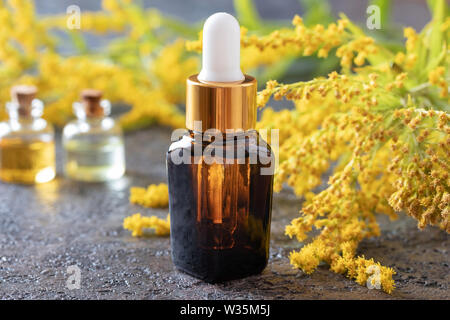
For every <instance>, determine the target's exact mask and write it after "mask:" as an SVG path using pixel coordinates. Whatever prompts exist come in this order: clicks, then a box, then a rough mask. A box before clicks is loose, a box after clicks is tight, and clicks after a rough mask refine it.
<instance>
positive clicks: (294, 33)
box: [186, 15, 378, 69]
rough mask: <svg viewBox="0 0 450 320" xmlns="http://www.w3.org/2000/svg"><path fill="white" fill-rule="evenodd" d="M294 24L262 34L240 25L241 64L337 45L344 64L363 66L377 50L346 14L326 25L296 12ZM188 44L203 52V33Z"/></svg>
mask: <svg viewBox="0 0 450 320" xmlns="http://www.w3.org/2000/svg"><path fill="white" fill-rule="evenodd" d="M292 24H293V26H294V28H293V29H288V28H284V29H280V30H275V31H273V32H271V33H270V34H268V35H266V36H260V37H258V36H257V35H254V34H253V35H248V30H247V29H246V28H245V27H241V48H242V53H241V64H242V67H243V68H244V69H251V68H255V67H258V66H260V65H270V64H274V63H277V62H279V61H280V60H282V59H285V58H286V57H292V56H294V57H299V56H311V55H313V54H317V56H318V57H319V58H326V57H328V55H329V53H330V51H331V50H332V49H337V53H336V55H337V56H338V57H339V58H341V65H342V66H343V67H346V68H348V67H350V66H351V65H352V63H355V64H356V65H358V66H361V65H363V64H364V63H365V61H366V58H367V57H369V56H371V55H374V54H377V53H378V48H377V45H376V44H375V43H374V40H373V39H372V38H370V37H367V36H359V35H355V34H354V33H352V32H351V31H350V30H349V29H348V28H347V25H348V24H349V20H348V19H347V18H343V19H340V20H338V21H337V23H331V24H329V25H328V26H327V27H325V26H323V25H321V24H317V25H315V26H313V27H306V26H305V24H304V23H303V19H302V18H301V17H299V16H298V15H296V16H295V17H294V19H293V20H292ZM186 47H187V49H188V50H191V51H198V52H201V50H202V40H201V34H200V39H199V40H197V41H190V42H187V43H186ZM356 52H357V54H356V55H355V53H356Z"/></svg>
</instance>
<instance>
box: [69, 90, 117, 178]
mask: <svg viewBox="0 0 450 320" xmlns="http://www.w3.org/2000/svg"><path fill="white" fill-rule="evenodd" d="M73 110H74V113H75V115H76V117H77V119H76V120H74V121H72V122H70V123H68V124H67V125H66V126H65V127H64V130H63V138H62V143H63V149H64V171H65V174H66V176H67V177H69V178H71V179H73V180H77V181H85V182H105V181H110V180H115V179H119V178H121V177H122V176H123V174H124V173H125V151H124V140H123V133H122V129H121V127H120V126H119V125H118V124H117V123H116V122H115V121H114V119H113V118H111V117H109V115H110V111H111V105H110V103H109V101H108V100H102V92H101V91H99V90H94V89H85V90H83V91H82V92H81V102H75V103H74V104H73Z"/></svg>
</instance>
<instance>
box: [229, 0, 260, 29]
mask: <svg viewBox="0 0 450 320" xmlns="http://www.w3.org/2000/svg"><path fill="white" fill-rule="evenodd" d="M233 3H234V8H235V10H236V14H237V18H238V20H239V22H240V23H241V25H242V26H244V27H246V28H248V29H249V30H258V29H260V28H261V27H262V26H263V23H262V21H261V17H260V16H259V13H258V10H256V6H255V4H254V3H253V0H234V1H233Z"/></svg>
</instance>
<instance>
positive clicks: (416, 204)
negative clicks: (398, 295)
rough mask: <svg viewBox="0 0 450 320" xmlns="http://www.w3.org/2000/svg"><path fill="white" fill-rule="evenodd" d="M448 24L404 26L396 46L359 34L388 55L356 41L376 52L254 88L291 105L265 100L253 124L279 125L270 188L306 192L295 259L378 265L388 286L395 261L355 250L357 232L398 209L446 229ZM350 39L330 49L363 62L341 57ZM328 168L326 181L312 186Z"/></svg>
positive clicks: (304, 264)
mask: <svg viewBox="0 0 450 320" xmlns="http://www.w3.org/2000/svg"><path fill="white" fill-rule="evenodd" d="M443 3H444V2H443V1H437V2H436V6H438V7H439V6H441V5H443ZM446 24H447V22H446V23H444V22H443V19H440V20H439V19H437V18H436V19H434V20H433V22H432V23H431V24H430V25H429V26H427V27H426V28H425V30H424V31H423V32H421V33H420V34H417V33H416V32H415V31H414V30H412V29H410V28H407V29H406V30H405V36H406V38H407V41H406V48H405V51H404V52H399V53H391V52H388V50H387V49H385V48H382V50H380V48H379V47H376V44H375V43H374V42H373V41H368V40H367V39H366V40H361V41H362V42H366V44H367V45H369V47H370V46H371V45H372V44H373V45H374V46H375V47H373V48H378V49H377V50H380V52H379V53H381V54H382V56H383V57H391V59H386V58H385V59H379V58H380V56H377V53H375V51H373V52H372V49H370V50H369V52H368V51H367V50H364V51H363V54H362V57H361V56H360V55H359V53H358V46H356V45H355V46H353V47H352V49H351V52H352V54H355V55H356V57H358V56H360V57H361V59H363V58H365V57H366V56H367V55H366V54H367V53H369V55H370V54H372V55H373V57H372V58H371V59H370V58H369V56H367V57H368V60H367V61H369V62H370V64H367V65H364V66H361V67H356V68H355V69H354V72H353V73H349V72H348V70H346V69H344V70H343V72H344V73H345V74H342V75H339V74H338V73H335V72H333V73H331V74H330V75H329V76H328V78H317V79H313V80H311V81H307V82H297V83H292V84H287V85H284V84H279V83H278V82H277V81H269V82H268V83H267V85H266V88H265V89H264V90H262V91H261V92H260V93H259V95H258V104H259V106H260V107H261V106H264V105H265V104H266V103H267V102H268V101H269V99H270V97H272V96H273V97H274V98H275V99H282V98H286V99H290V100H293V101H294V102H295V108H294V109H293V110H291V111H286V110H283V111H280V112H274V111H273V110H271V109H267V110H265V111H264V113H263V116H262V119H261V122H260V123H259V124H258V126H259V127H264V128H279V129H280V141H281V145H280V154H281V155H280V165H279V168H278V171H277V175H276V179H275V190H280V189H281V187H282V186H283V184H287V185H289V186H290V187H292V188H293V190H294V192H295V193H296V194H297V195H298V196H303V197H304V198H305V202H304V204H303V206H302V210H301V212H300V217H298V218H296V219H294V220H293V221H292V223H291V224H290V225H289V226H287V227H286V234H287V235H288V236H290V237H295V238H296V239H298V241H300V242H303V241H305V240H306V239H307V238H309V232H310V231H312V230H313V229H318V230H320V234H319V235H317V236H316V237H314V238H313V239H312V242H310V243H309V244H307V245H305V246H303V247H302V248H301V249H300V250H299V251H293V252H292V253H291V254H290V260H291V263H292V264H293V265H294V266H295V267H298V268H300V269H302V270H303V271H304V272H306V273H311V272H313V271H314V270H315V269H316V268H317V266H318V265H319V263H320V262H321V261H323V262H326V263H328V264H329V265H330V269H331V270H333V271H335V272H338V273H342V274H346V275H347V276H348V277H349V278H352V279H355V281H357V282H358V283H360V284H363V285H364V284H366V282H367V281H368V280H369V281H373V278H370V272H369V271H370V270H371V269H373V267H371V266H374V267H375V268H378V270H379V281H380V284H381V287H382V288H383V290H384V291H386V292H388V293H390V292H392V290H393V289H394V288H395V285H394V281H393V279H392V276H393V275H394V274H395V271H394V270H393V269H392V268H389V267H384V266H382V265H381V264H380V263H378V262H375V261H373V259H366V258H365V257H364V256H359V257H357V256H356V255H355V252H356V249H357V246H358V244H359V242H361V241H362V240H363V239H365V238H368V237H373V236H378V235H379V234H380V228H379V226H378V224H377V221H376V213H381V214H387V215H388V216H389V217H390V218H391V219H395V218H397V212H400V211H404V212H406V213H407V214H408V215H410V216H411V217H413V218H415V219H416V220H417V221H418V226H419V227H420V228H423V227H425V226H426V225H435V226H439V227H441V228H442V229H443V230H446V231H447V232H450V228H449V212H450V179H449V172H450V171H449V160H448V159H449V156H450V127H449V111H450V107H449V100H448V98H447V97H448V90H449V89H448V84H447V83H448V78H449V72H450V70H449V68H448V66H449V62H450V61H449V55H448V53H447V54H444V55H443V54H442V52H446V50H447V48H448V43H450V37H449V36H450V35H449V33H448V32H447V29H445V30H444V25H446ZM350 28H351V29H352V32H354V33H355V34H356V35H360V30H357V29H355V27H354V26H352V25H350ZM445 28H447V27H445ZM442 31H445V32H442ZM430 35H435V36H434V38H435V39H438V40H439V42H437V43H434V45H433V46H429V45H428V46H422V47H420V43H422V44H426V43H430V39H429V37H430ZM436 35H438V36H436ZM360 39H364V37H362V38H360ZM352 41H356V40H352ZM347 45H348V44H344V45H341V46H340V48H339V49H338V50H337V51H336V54H338V55H340V56H341V59H345V60H344V63H343V65H345V64H347V63H352V64H354V65H356V66H358V65H360V63H359V62H358V61H355V59H353V62H351V61H350V59H349V58H345V56H346V53H345V52H346V50H347V49H346V48H347V47H346V46H347ZM418 47H420V49H418ZM341 48H344V49H341ZM436 48H437V49H436ZM441 48H445V49H442V50H441ZM443 50H444V51H443ZM432 54H434V56H433V55H432ZM424 56H425V57H427V59H424ZM341 61H342V60H341ZM424 70H427V72H428V75H426V76H424V75H423V72H424ZM330 169H332V174H331V177H330V178H329V181H328V187H327V188H325V189H324V190H322V191H320V192H316V193H315V192H314V191H315V188H316V187H318V186H319V185H320V184H321V181H322V178H323V176H324V174H326V173H327V172H329V170H330ZM372 271H373V270H372Z"/></svg>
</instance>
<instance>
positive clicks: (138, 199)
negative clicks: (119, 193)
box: [130, 183, 169, 208]
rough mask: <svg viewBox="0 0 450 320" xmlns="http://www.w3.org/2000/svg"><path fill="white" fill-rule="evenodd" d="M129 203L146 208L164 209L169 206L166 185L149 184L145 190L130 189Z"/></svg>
mask: <svg viewBox="0 0 450 320" xmlns="http://www.w3.org/2000/svg"><path fill="white" fill-rule="evenodd" d="M130 202H131V203H135V204H139V205H141V206H143V207H147V208H165V207H167V206H168V205H169V189H168V187H167V184H165V183H160V184H158V185H156V184H151V185H149V186H148V187H147V188H139V187H132V188H131V189H130Z"/></svg>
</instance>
